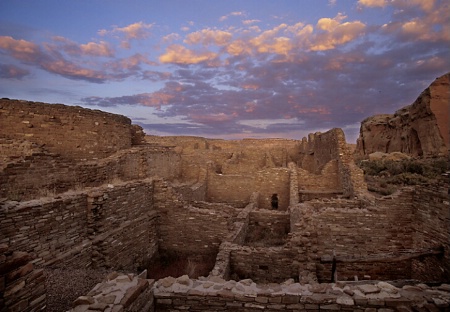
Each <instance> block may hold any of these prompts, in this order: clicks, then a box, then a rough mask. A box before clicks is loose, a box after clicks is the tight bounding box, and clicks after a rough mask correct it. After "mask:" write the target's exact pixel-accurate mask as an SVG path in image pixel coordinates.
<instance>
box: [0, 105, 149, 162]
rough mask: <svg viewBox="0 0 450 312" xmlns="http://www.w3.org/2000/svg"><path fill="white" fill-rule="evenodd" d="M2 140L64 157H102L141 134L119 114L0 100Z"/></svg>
mask: <svg viewBox="0 0 450 312" xmlns="http://www.w3.org/2000/svg"><path fill="white" fill-rule="evenodd" d="M0 128H1V129H2V134H1V136H2V137H7V138H11V139H14V140H23V139H26V140H28V141H30V142H34V143H37V144H40V145H45V147H46V149H48V151H50V152H52V153H58V154H61V155H63V156H65V157H68V158H75V159H93V158H103V157H106V156H109V155H111V154H113V153H114V152H117V151H119V150H122V149H127V148H130V147H131V145H132V143H133V142H134V143H140V141H141V140H142V138H143V132H142V129H141V128H140V127H137V126H132V125H131V120H130V119H129V118H127V117H124V116H121V115H115V114H110V113H105V112H102V111H98V110H90V109H85V108H81V107H78V106H66V105H62V104H45V103H38V102H27V101H18V100H6V99H2V100H0Z"/></svg>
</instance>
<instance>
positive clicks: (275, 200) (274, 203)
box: [271, 194, 278, 209]
mask: <svg viewBox="0 0 450 312" xmlns="http://www.w3.org/2000/svg"><path fill="white" fill-rule="evenodd" d="M271 204H272V209H278V194H273V195H272V200H271Z"/></svg>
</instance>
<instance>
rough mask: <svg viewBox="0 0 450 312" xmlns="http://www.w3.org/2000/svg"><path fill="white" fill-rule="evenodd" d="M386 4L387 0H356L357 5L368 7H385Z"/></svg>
mask: <svg viewBox="0 0 450 312" xmlns="http://www.w3.org/2000/svg"><path fill="white" fill-rule="evenodd" d="M387 4H388V1H387V0H358V5H360V6H366V7H369V8H376V7H381V8H383V7H385V6H386V5H387Z"/></svg>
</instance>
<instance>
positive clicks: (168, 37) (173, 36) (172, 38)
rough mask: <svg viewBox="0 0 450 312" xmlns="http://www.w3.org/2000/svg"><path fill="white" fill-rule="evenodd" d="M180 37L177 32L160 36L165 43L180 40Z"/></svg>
mask: <svg viewBox="0 0 450 312" xmlns="http://www.w3.org/2000/svg"><path fill="white" fill-rule="evenodd" d="M180 39H181V36H180V35H179V34H177V33H171V34H168V35H166V36H164V37H163V38H162V41H163V42H165V43H171V42H173V41H177V40H180Z"/></svg>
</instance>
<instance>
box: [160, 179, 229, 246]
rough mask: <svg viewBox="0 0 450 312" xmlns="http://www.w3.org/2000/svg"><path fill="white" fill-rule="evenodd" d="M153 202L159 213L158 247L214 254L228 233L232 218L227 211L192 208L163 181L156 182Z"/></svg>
mask: <svg viewBox="0 0 450 312" xmlns="http://www.w3.org/2000/svg"><path fill="white" fill-rule="evenodd" d="M154 204H155V207H156V209H157V210H158V211H159V213H160V220H159V229H160V240H159V249H160V250H163V251H169V252H174V253H177V254H192V253H193V252H194V251H195V253H196V254H215V253H217V251H218V249H219V246H220V243H221V242H222V240H223V239H224V238H225V237H226V236H227V235H228V234H229V228H230V227H231V224H230V222H231V220H229V218H228V217H229V215H228V214H227V213H226V212H222V211H220V210H217V211H216V210H211V209H201V208H195V207H192V206H190V205H188V204H187V202H185V201H184V200H183V198H182V197H181V196H180V194H178V193H177V192H175V190H174V189H173V188H172V187H171V186H169V185H168V184H167V183H166V182H164V181H162V180H156V181H155V197H154Z"/></svg>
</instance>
